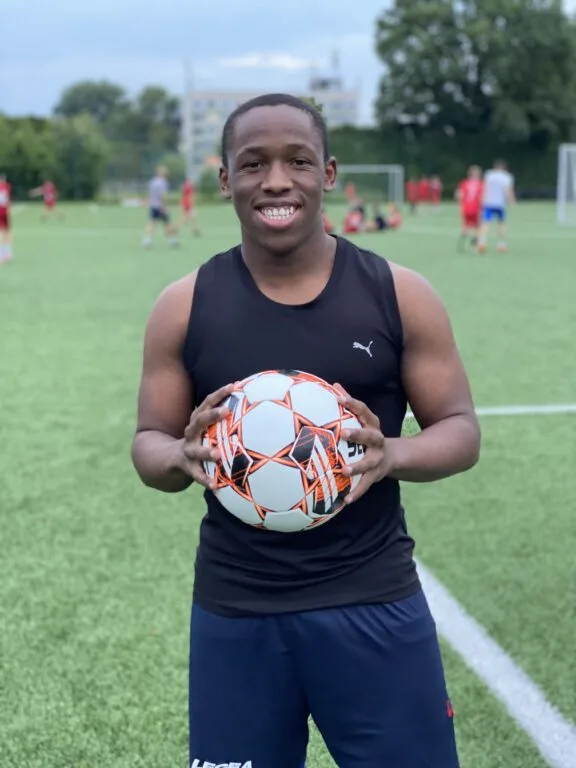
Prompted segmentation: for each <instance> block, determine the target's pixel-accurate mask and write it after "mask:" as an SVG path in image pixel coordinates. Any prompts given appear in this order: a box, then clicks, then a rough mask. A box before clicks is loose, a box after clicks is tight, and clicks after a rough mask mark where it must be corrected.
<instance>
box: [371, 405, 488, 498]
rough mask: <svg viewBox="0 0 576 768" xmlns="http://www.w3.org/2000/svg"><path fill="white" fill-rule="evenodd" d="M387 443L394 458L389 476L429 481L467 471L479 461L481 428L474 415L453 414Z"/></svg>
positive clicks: (405, 479)
mask: <svg viewBox="0 0 576 768" xmlns="http://www.w3.org/2000/svg"><path fill="white" fill-rule="evenodd" d="M386 442H387V446H388V450H389V451H390V454H391V460H392V469H391V471H390V473H389V476H390V477H393V478H395V479H396V480H403V481H405V482H411V483H427V482H432V481H434V480H441V479H442V478H445V477H450V476H451V475H456V474H458V473H459V472H465V471H466V470H467V469H470V468H471V467H473V466H474V465H475V464H476V462H477V461H478V457H479V453H480V427H479V426H478V422H477V421H476V419H475V417H473V416H472V417H468V416H451V417H449V418H447V419H444V420H443V421H439V422H438V423H437V424H433V425H432V426H430V427H426V429H423V430H422V432H420V433H419V434H417V435H413V436H411V437H398V438H391V439H389V440H387V441H386Z"/></svg>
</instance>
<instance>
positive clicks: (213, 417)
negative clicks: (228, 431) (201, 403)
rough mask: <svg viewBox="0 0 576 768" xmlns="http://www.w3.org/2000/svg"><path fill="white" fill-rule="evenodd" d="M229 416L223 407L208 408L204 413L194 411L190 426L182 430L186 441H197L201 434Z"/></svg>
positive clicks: (228, 412)
mask: <svg viewBox="0 0 576 768" xmlns="http://www.w3.org/2000/svg"><path fill="white" fill-rule="evenodd" d="M229 415H230V410H229V409H228V408H226V407H225V406H222V407H220V408H210V409H209V410H205V411H194V413H193V414H192V418H191V419H190V424H188V426H187V427H186V429H185V430H184V437H185V438H186V440H197V439H198V438H199V437H200V435H202V433H203V432H205V431H206V429H207V428H208V427H209V426H210V424H216V422H218V421H222V420H223V419H225V418H227V417H228V416H229Z"/></svg>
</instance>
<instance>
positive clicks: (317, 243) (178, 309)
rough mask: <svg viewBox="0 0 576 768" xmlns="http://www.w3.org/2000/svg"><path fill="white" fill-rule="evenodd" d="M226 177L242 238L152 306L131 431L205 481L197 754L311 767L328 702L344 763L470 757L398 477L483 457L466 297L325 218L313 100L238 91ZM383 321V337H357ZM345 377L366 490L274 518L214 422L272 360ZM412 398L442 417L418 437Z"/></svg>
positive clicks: (320, 135)
mask: <svg viewBox="0 0 576 768" xmlns="http://www.w3.org/2000/svg"><path fill="white" fill-rule="evenodd" d="M222 145H223V146H222V158H223V167H222V169H221V171H220V183H221V188H222V191H223V193H224V195H225V196H226V197H227V198H230V199H231V200H232V202H233V204H234V208H235V211H236V214H237V216H238V219H239V221H240V226H241V232H242V242H241V244H240V245H237V246H235V247H234V248H231V249H230V250H229V251H227V252H225V253H221V254H218V255H217V256H214V257H213V258H212V259H210V260H209V261H207V262H206V263H205V264H204V265H203V266H201V267H200V269H198V270H197V271H196V272H194V273H192V274H190V275H188V276H186V277H184V278H183V279H181V280H179V281H178V282H176V283H174V284H172V285H171V286H169V287H168V288H167V289H166V290H165V291H164V292H163V293H162V294H161V296H160V298H159V299H158V301H157V303H156V305H155V307H154V309H153V310H152V314H151V316H150V319H149V321H148V326H147V330H146V335H145V342H144V361H143V372H142V380H141V385H140V393H139V401H138V425H137V432H136V435H135V438H134V442H133V447H132V457H133V462H134V465H135V467H136V469H137V471H138V473H139V475H140V477H141V479H142V481H143V482H144V483H145V484H146V485H148V486H150V487H152V488H156V489H158V490H160V491H164V492H166V493H175V492H179V491H183V490H185V489H186V488H188V487H189V486H190V484H191V483H192V482H193V481H195V482H197V483H199V484H200V485H202V486H204V487H205V489H206V490H205V494H204V498H205V502H206V507H207V513H206V516H205V517H204V519H203V521H202V524H201V530H200V543H199V548H198V552H197V558H196V576H195V582H194V603H193V608H192V623H191V646H190V708H189V717H190V762H191V765H192V766H194V768H198V767H199V766H207V765H221V764H224V765H234V766H253V768H302V766H303V764H304V760H305V755H306V747H307V741H308V717H309V715H312V717H313V718H314V721H315V722H316V724H317V725H318V728H319V729H320V731H321V733H322V736H323V738H324V740H325V742H326V744H327V746H328V749H329V750H330V752H331V754H332V756H333V758H334V761H335V762H336V764H337V765H338V766H339V768H357V766H360V765H363V766H390V767H391V768H392V767H393V768H417V767H418V768H419V766H422V765H427V766H429V768H457V766H458V758H457V754H456V746H455V739H454V728H453V720H452V714H453V713H452V708H451V705H450V702H449V697H448V693H447V690H446V684H445V680H444V673H443V669H442V661H441V657H440V651H439V647H438V640H437V636H436V631H435V625H434V621H433V619H432V616H431V615H430V611H429V608H428V606H427V603H426V599H425V597H424V595H423V593H422V590H421V586H420V584H419V580H418V575H417V572H416V568H415V564H414V561H413V558H412V551H413V547H414V542H413V540H412V539H411V538H410V536H409V535H408V533H407V530H406V521H405V516H404V510H403V508H402V505H401V500H400V488H399V482H400V481H405V482H418V483H421V482H427V481H434V480H439V479H440V478H443V477H448V476H450V475H454V474H456V473H458V472H463V471H465V470H467V469H469V468H470V467H472V466H473V465H474V464H475V463H476V461H477V459H478V455H479V444H480V432H479V427H478V423H477V420H476V416H475V412H474V406H473V403H472V398H471V395H470V389H469V385H468V381H467V377H466V373H465V371H464V368H463V365H462V362H461V360H460V355H459V353H458V350H457V348H456V344H455V341H454V337H453V335H452V330H451V327H450V322H449V320H448V317H447V314H446V311H445V309H444V307H443V305H442V303H441V301H440V299H439V298H438V296H437V295H436V293H435V292H434V291H433V289H432V288H431V287H430V285H429V284H428V283H427V282H426V281H425V280H424V279H423V278H422V277H420V275H418V274H416V273H414V272H412V271H411V270H409V269H406V268H404V267H401V266H398V265H395V264H391V263H389V262H387V261H386V260H384V259H382V258H380V257H378V256H376V255H375V254H373V253H371V252H369V251H364V250H361V249H359V248H357V247H356V246H355V245H353V244H352V243H351V242H349V241H347V240H344V239H342V238H336V237H332V236H330V235H327V234H326V233H325V232H324V226H323V222H322V198H323V195H324V193H325V192H328V191H330V190H332V189H333V187H334V184H335V179H336V163H335V160H334V159H333V158H332V157H331V156H330V154H329V148H328V134H327V130H326V124H325V123H324V121H323V119H322V116H321V114H320V113H319V112H318V111H317V110H316V109H314V107H312V106H311V105H310V104H308V103H307V102H304V101H301V100H300V99H297V98H295V97H293V96H288V95H285V94H268V95H264V96H260V97H258V98H256V99H253V100H251V101H249V102H246V103H245V104H242V105H241V106H240V107H238V108H237V109H236V110H235V111H234V112H233V113H232V114H231V115H230V117H229V118H228V120H227V122H226V124H225V127H224V131H223V139H222ZM370 340H373V344H372V347H371V352H372V355H371V356H369V355H366V354H365V353H364V352H363V351H362V349H359V347H358V344H357V342H358V341H361V342H362V343H363V344H368V343H369V342H370ZM275 368H284V369H299V370H304V371H309V372H311V373H314V374H316V375H317V376H320V377H322V378H323V379H325V380H327V381H330V382H333V383H337V387H338V390H339V392H340V393H341V397H342V402H343V403H345V404H346V406H347V407H348V408H350V410H352V411H353V412H354V413H356V414H357V416H358V418H359V420H360V422H361V424H362V425H363V426H362V428H361V429H359V430H357V431H352V432H351V433H350V434H349V435H348V436H347V439H348V440H349V441H350V442H354V443H358V444H361V445H363V446H365V456H364V459H363V460H362V461H361V462H359V463H358V464H356V465H355V467H354V469H351V468H348V469H347V470H346V472H347V473H350V474H352V473H355V472H357V471H358V472H359V473H361V474H362V479H361V480H360V482H359V484H358V486H357V487H356V489H355V490H354V491H353V492H352V494H350V495H349V496H348V497H347V498H346V507H345V508H344V509H343V510H342V512H340V513H339V514H338V515H337V516H336V517H335V518H334V520H332V521H331V522H330V523H328V524H327V525H325V526H321V527H319V528H316V529H315V530H312V531H306V532H303V533H294V534H281V533H272V532H269V531H262V530H259V529H256V528H254V527H252V526H249V525H246V524H244V523H243V522H241V521H240V520H238V519H237V518H235V517H234V516H232V515H230V514H229V513H228V512H226V510H225V509H224V508H223V507H222V506H221V505H220V504H219V502H218V501H217V499H216V497H215V496H214V494H213V492H212V488H213V486H212V485H211V481H210V479H209V478H208V477H207V475H206V474H205V472H204V470H203V464H202V462H203V461H204V460H208V459H212V460H216V459H217V458H218V454H217V452H216V451H211V450H209V449H207V448H205V447H204V446H203V444H202V434H203V432H204V430H205V429H206V427H207V426H208V425H209V424H211V423H214V422H217V421H219V420H221V419H222V418H224V417H225V415H226V411H225V409H224V408H223V407H222V405H221V404H222V401H223V399H224V398H225V397H226V395H227V394H228V393H229V392H230V391H231V387H232V386H233V383H234V382H236V381H238V380H241V379H243V378H244V377H246V376H248V375H250V374H252V373H254V372H256V371H261V370H267V369H275ZM408 403H409V404H410V406H411V408H412V411H413V412H414V414H415V416H416V418H417V420H418V423H419V424H420V426H421V427H422V431H421V432H420V433H419V434H418V435H416V436H413V437H401V436H400V434H401V429H402V422H403V420H404V416H405V413H406V408H407V404H408Z"/></svg>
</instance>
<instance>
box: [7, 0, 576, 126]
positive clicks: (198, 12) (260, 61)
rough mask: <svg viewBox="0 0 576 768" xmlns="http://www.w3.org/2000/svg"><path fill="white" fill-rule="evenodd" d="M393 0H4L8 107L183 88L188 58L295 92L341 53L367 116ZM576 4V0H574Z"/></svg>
mask: <svg viewBox="0 0 576 768" xmlns="http://www.w3.org/2000/svg"><path fill="white" fill-rule="evenodd" d="M386 4H387V0H358V1H357V2H354V0H352V2H350V0H290V1H289V2H286V3H281V4H280V5H279V6H278V7H277V6H275V5H274V4H273V3H270V2H268V1H267V2H264V1H263V0H246V2H242V0H207V2H203V1H202V0H159V2H155V3H152V4H150V5H148V7H147V6H146V3H145V2H143V0H98V2H93V3H84V2H81V0H1V5H2V18H1V34H2V42H1V45H0V112H2V111H3V112H7V113H8V114H38V115H42V114H47V113H48V112H50V110H51V109H52V107H53V105H54V104H55V102H56V101H57V99H58V96H59V94H60V93H61V91H62V89H63V88H65V87H66V86H67V85H69V84H70V83H73V82H75V81H77V80H80V79H84V78H90V79H100V78H106V79H109V80H112V81H114V82H117V83H119V84H120V85H123V86H124V87H126V88H127V90H128V92H129V93H134V92H136V91H137V90H138V89H139V88H141V87H142V86H144V85H148V84H159V85H163V86H164V87H166V88H168V89H170V90H171V91H174V92H177V93H180V92H181V91H182V89H183V62H184V60H185V59H189V61H190V63H191V64H192V66H193V72H194V76H195V85H196V86H197V87H199V88H257V89H260V88H261V89H263V90H278V91H290V90H300V89H302V88H305V87H306V82H307V79H308V76H309V74H310V68H311V66H317V67H318V71H320V72H322V71H325V70H326V68H327V67H328V66H329V63H330V60H331V55H332V52H333V51H335V50H337V51H338V52H339V59H340V70H341V73H342V75H343V76H344V78H345V81H346V83H347V84H348V85H350V86H359V87H360V89H361V103H362V106H361V117H362V120H363V122H368V121H369V120H370V118H371V114H372V102H373V100H374V97H375V94H376V89H377V84H378V80H379V77H380V75H381V72H382V69H381V65H380V63H379V61H378V59H377V58H376V56H375V53H374V20H375V18H376V17H377V15H378V14H379V13H380V12H381V11H382V9H383V8H384V7H385V6H386ZM565 5H566V7H567V8H569V9H570V10H576V0H565Z"/></svg>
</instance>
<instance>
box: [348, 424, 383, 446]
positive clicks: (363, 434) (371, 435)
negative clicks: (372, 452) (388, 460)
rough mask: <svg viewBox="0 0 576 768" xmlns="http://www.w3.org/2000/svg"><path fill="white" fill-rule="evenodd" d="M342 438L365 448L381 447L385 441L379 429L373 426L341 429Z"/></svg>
mask: <svg viewBox="0 0 576 768" xmlns="http://www.w3.org/2000/svg"><path fill="white" fill-rule="evenodd" d="M341 437H342V440H346V442H348V443H359V444H360V445H365V446H366V447H367V448H370V447H373V448H383V447H384V443H385V442H386V440H385V438H384V435H383V434H382V432H380V430H379V429H375V428H373V427H364V428H362V429H343V430H342V435H341Z"/></svg>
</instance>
